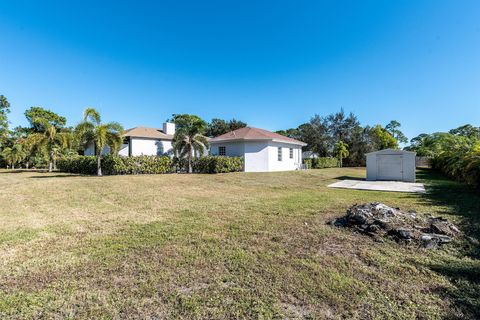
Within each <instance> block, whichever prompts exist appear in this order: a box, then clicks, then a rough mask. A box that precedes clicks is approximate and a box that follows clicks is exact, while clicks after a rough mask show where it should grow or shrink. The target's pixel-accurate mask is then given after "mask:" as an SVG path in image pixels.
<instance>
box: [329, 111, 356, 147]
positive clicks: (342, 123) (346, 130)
mask: <svg viewBox="0 0 480 320" xmlns="http://www.w3.org/2000/svg"><path fill="white" fill-rule="evenodd" d="M325 125H326V126H327V127H328V133H329V135H330V137H331V142H330V144H331V145H330V147H331V148H332V147H334V146H335V145H336V143H338V141H340V140H341V141H345V142H347V143H348V142H349V141H350V140H351V135H352V132H353V129H354V128H356V127H357V126H359V125H360V123H359V122H358V119H357V117H356V116H355V115H354V114H353V113H351V112H350V113H349V114H348V116H347V115H346V114H345V111H344V110H343V108H342V109H340V111H339V112H337V113H332V114H330V115H328V116H327V117H326V118H325Z"/></svg>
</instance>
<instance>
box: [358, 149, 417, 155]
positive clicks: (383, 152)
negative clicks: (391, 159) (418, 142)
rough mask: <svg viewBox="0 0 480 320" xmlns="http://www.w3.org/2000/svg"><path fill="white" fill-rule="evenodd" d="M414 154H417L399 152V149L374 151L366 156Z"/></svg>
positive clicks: (404, 151)
mask: <svg viewBox="0 0 480 320" xmlns="http://www.w3.org/2000/svg"><path fill="white" fill-rule="evenodd" d="M405 153H407V154H414V155H416V154H417V153H416V152H413V151H407V150H399V149H383V150H378V151H373V152H369V153H366V154H405Z"/></svg>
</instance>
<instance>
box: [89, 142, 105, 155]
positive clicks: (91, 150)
mask: <svg viewBox="0 0 480 320" xmlns="http://www.w3.org/2000/svg"><path fill="white" fill-rule="evenodd" d="M109 152H110V148H109V147H108V146H107V147H105V148H103V151H102V155H105V154H108V153H109ZM83 154H84V155H86V156H94V155H95V145H94V144H93V143H91V144H89V145H88V147H87V148H86V149H85V150H84V151H83Z"/></svg>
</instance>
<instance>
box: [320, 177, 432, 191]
mask: <svg viewBox="0 0 480 320" xmlns="http://www.w3.org/2000/svg"><path fill="white" fill-rule="evenodd" d="M328 187H329V188H342V189H357V190H374V191H391V192H414V193H425V187H424V185H423V183H413V182H401V181H366V180H342V181H339V182H335V183H332V184H330V185H328Z"/></svg>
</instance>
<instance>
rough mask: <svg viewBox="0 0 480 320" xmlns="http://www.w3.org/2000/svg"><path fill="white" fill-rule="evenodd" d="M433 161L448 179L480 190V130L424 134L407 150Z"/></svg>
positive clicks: (461, 128)
mask: <svg viewBox="0 0 480 320" xmlns="http://www.w3.org/2000/svg"><path fill="white" fill-rule="evenodd" d="M405 149H406V150H409V151H415V152H416V153H417V155H418V156H424V157H429V158H431V162H432V167H433V168H435V169H437V170H440V171H442V172H443V173H444V174H446V175H447V176H449V177H451V178H453V179H455V180H458V181H463V182H466V183H468V184H470V185H472V186H475V187H480V127H475V126H472V125H470V124H467V125H464V126H461V127H458V128H456V129H452V130H450V131H448V132H435V133H432V134H426V133H422V134H420V135H418V136H417V137H415V138H413V139H412V140H410V145H409V146H408V147H406V148H405Z"/></svg>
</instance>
